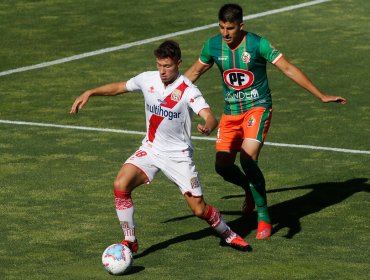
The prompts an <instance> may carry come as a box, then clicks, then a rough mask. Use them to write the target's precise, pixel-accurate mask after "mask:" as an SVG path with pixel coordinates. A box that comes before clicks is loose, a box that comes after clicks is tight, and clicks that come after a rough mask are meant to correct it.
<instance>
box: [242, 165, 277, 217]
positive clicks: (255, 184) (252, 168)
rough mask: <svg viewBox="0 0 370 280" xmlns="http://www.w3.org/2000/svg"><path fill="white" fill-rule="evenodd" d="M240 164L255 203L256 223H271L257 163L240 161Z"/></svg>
mask: <svg viewBox="0 0 370 280" xmlns="http://www.w3.org/2000/svg"><path fill="white" fill-rule="evenodd" d="M240 163H241V166H242V167H243V170H244V172H245V174H246V176H247V178H248V180H249V187H250V189H251V191H252V195H253V198H254V201H255V202H256V206H257V213H258V222H259V221H265V222H266V223H271V219H270V216H269V213H268V207H267V198H266V188H265V178H264V176H263V174H262V172H261V169H260V168H259V167H258V164H257V163H258V162H257V161H254V160H252V159H242V160H241V161H240Z"/></svg>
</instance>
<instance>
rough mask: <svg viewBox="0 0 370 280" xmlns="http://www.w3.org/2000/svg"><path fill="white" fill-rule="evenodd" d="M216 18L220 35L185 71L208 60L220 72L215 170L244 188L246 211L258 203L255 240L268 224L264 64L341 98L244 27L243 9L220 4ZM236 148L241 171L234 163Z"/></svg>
mask: <svg viewBox="0 0 370 280" xmlns="http://www.w3.org/2000/svg"><path fill="white" fill-rule="evenodd" d="M218 19H219V31H220V34H218V35H216V36H214V37H212V38H210V39H209V40H207V41H206V42H205V44H204V45H203V49H202V51H201V53H200V56H199V59H198V60H197V61H196V62H195V63H194V64H193V65H192V66H191V67H190V68H189V69H188V70H187V71H186V72H185V73H184V75H185V76H187V77H188V78H189V79H190V80H191V81H192V82H195V81H196V80H197V79H198V78H199V77H200V76H201V75H202V74H204V73H205V72H206V71H207V70H209V69H210V68H211V67H212V66H213V64H216V65H217V67H218V69H219V70H220V72H221V80H222V86H223V98H224V100H225V103H224V111H223V115H222V117H221V120H220V124H219V128H218V132H217V141H216V163H215V169H216V172H217V173H218V174H220V175H221V176H222V177H223V178H224V180H226V181H228V182H231V183H233V184H235V185H238V186H241V187H242V188H243V189H244V190H245V193H246V197H245V200H244V203H243V206H242V212H243V213H244V214H246V215H247V214H250V213H251V212H252V211H253V210H254V208H255V205H257V214H258V228H257V236H256V238H257V239H265V238H268V237H269V236H270V235H271V231H272V222H271V219H270V216H269V213H268V207H267V198H266V189H265V179H264V176H263V174H262V172H261V169H260V168H259V166H258V157H259V154H260V151H261V148H262V146H263V142H264V140H265V138H266V134H267V132H268V129H269V127H270V121H271V117H272V99H271V93H270V88H269V84H268V80H267V73H266V64H267V62H269V63H272V64H273V65H275V66H276V67H277V68H278V69H280V70H281V71H282V72H283V73H284V74H285V75H286V76H287V77H289V78H290V79H291V80H293V81H294V82H295V83H297V84H298V85H300V86H301V87H303V88H304V89H306V90H307V91H309V92H310V93H311V94H312V95H313V96H314V97H316V98H318V99H319V100H321V101H322V102H325V103H326V102H338V103H341V104H345V103H346V100H345V99H344V98H343V97H341V96H331V95H327V94H324V93H323V92H321V91H320V90H319V89H318V88H317V87H316V86H315V85H314V84H313V83H312V82H311V81H310V80H309V78H308V77H307V76H306V75H305V74H304V73H303V72H302V71H301V70H300V69H299V68H298V67H296V66H295V65H293V64H292V63H290V62H288V60H287V59H286V58H285V57H284V55H283V54H282V53H281V52H280V51H279V50H277V49H276V48H275V47H274V46H273V45H272V44H271V43H270V42H269V41H268V40H266V39H265V38H263V37H260V36H258V35H256V34H254V33H252V32H249V31H245V30H244V24H243V10H242V8H241V7H240V6H239V5H237V4H225V5H223V6H222V7H221V8H220V10H219V15H218ZM238 152H240V164H241V167H242V170H240V169H239V167H238V166H237V165H235V160H236V155H237V153H238Z"/></svg>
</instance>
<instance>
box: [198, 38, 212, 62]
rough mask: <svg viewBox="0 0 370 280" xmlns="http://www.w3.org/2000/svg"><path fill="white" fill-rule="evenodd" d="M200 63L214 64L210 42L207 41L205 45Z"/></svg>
mask: <svg viewBox="0 0 370 280" xmlns="http://www.w3.org/2000/svg"><path fill="white" fill-rule="evenodd" d="M199 61H200V62H201V63H203V64H212V63H213V58H212V56H211V53H210V40H207V41H206V42H205V43H204V45H203V49H202V51H201V52H200V56H199Z"/></svg>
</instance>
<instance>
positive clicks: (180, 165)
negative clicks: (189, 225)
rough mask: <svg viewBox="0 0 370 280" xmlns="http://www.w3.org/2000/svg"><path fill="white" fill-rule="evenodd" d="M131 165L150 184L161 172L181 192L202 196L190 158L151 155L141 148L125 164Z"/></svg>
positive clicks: (147, 150) (200, 186) (150, 152)
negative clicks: (146, 178)
mask: <svg viewBox="0 0 370 280" xmlns="http://www.w3.org/2000/svg"><path fill="white" fill-rule="evenodd" d="M127 163H129V164H132V165H134V166H136V167H137V168H139V169H140V170H142V171H143V172H144V173H145V174H146V176H147V177H148V180H149V182H148V183H150V182H151V181H153V179H154V177H155V175H156V174H157V173H158V172H159V171H160V170H161V171H162V172H163V173H164V174H165V175H166V177H167V178H168V179H170V180H171V181H172V182H174V183H175V184H176V185H177V186H178V187H179V189H180V191H181V192H182V194H185V193H188V194H191V195H192V196H194V197H200V196H202V195H203V190H202V185H201V183H200V180H199V176H198V172H197V171H196V168H195V164H194V161H193V159H192V158H191V157H190V156H183V157H174V158H171V157H169V156H168V155H161V154H157V153H153V152H152V150H151V149H148V148H146V147H143V146H141V147H140V148H139V150H137V151H136V152H135V153H134V154H133V155H132V156H131V157H130V158H128V159H127V160H126V162H125V164H127Z"/></svg>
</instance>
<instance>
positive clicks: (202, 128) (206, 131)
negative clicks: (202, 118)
mask: <svg viewBox="0 0 370 280" xmlns="http://www.w3.org/2000/svg"><path fill="white" fill-rule="evenodd" d="M197 129H198V131H199V132H200V133H202V134H204V135H207V136H208V135H210V134H211V130H210V129H209V128H208V127H206V126H205V125H203V124H198V126H197Z"/></svg>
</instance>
